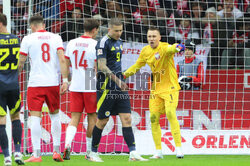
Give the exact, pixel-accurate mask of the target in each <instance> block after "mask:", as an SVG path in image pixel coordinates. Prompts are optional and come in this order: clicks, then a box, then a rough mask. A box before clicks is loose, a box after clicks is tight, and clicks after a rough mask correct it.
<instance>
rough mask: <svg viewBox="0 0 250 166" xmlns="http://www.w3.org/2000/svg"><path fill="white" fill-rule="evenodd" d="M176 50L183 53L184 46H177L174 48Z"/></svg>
mask: <svg viewBox="0 0 250 166" xmlns="http://www.w3.org/2000/svg"><path fill="white" fill-rule="evenodd" d="M176 50H177V51H178V52H183V51H185V45H184V44H178V45H177V46H176Z"/></svg>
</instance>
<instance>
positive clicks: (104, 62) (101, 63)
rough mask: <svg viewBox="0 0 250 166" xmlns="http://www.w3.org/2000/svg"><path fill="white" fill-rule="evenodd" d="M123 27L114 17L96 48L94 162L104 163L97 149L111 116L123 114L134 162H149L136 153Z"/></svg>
mask: <svg viewBox="0 0 250 166" xmlns="http://www.w3.org/2000/svg"><path fill="white" fill-rule="evenodd" d="M122 31H123V25H122V22H121V21H120V20H119V19H118V18H111V19H110V21H109V24H108V34H107V35H106V36H104V37H103V38H102V39H101V40H100V41H98V43H97V45H96V55H97V68H98V74H97V111H98V113H97V116H98V118H97V122H96V125H95V127H94V130H93V134H92V152H91V153H90V159H89V160H90V161H94V162H103V161H102V159H101V158H100V157H99V156H98V154H97V150H98V145H99V143H100V140H101V136H102V131H103V129H104V127H105V125H106V124H107V122H108V120H109V116H110V115H119V116H120V119H121V121H122V133H123V137H124V140H125V141H126V143H127V145H128V148H129V151H130V157H129V159H130V160H140V161H146V160H147V159H144V158H142V157H141V156H140V155H139V154H138V153H137V152H136V151H135V140H134V134H133V131H132V127H131V126H132V125H131V108H130V101H129V96H128V92H127V91H126V90H128V86H127V84H126V83H125V82H124V79H123V75H122V71H121V58H122V41H121V40H120V37H121V35H122Z"/></svg>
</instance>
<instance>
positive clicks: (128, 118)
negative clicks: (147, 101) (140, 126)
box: [122, 116, 132, 126]
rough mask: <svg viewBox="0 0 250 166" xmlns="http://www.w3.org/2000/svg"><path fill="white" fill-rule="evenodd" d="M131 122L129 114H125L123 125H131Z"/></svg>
mask: <svg viewBox="0 0 250 166" xmlns="http://www.w3.org/2000/svg"><path fill="white" fill-rule="evenodd" d="M131 122H132V119H131V116H126V117H124V118H123V122H122V123H123V126H131Z"/></svg>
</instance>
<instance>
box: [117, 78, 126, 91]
mask: <svg viewBox="0 0 250 166" xmlns="http://www.w3.org/2000/svg"><path fill="white" fill-rule="evenodd" d="M118 86H119V88H121V90H122V91H128V85H127V84H126V83H125V82H124V81H121V80H120V81H119V82H118Z"/></svg>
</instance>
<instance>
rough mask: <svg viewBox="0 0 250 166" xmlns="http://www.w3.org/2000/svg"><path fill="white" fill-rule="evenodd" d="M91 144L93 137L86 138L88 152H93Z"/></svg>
mask: <svg viewBox="0 0 250 166" xmlns="http://www.w3.org/2000/svg"><path fill="white" fill-rule="evenodd" d="M91 143H92V137H90V138H89V137H86V147H87V152H89V151H91Z"/></svg>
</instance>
